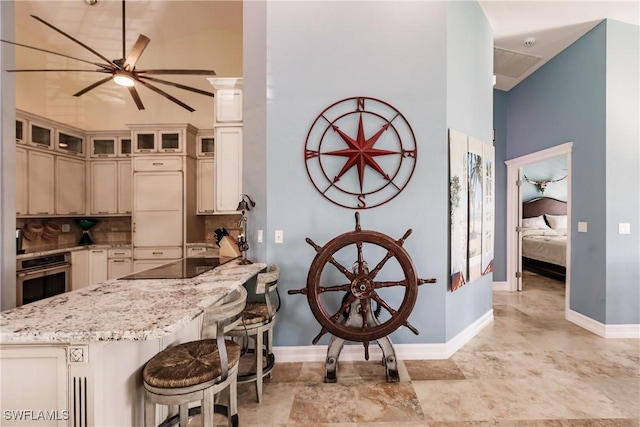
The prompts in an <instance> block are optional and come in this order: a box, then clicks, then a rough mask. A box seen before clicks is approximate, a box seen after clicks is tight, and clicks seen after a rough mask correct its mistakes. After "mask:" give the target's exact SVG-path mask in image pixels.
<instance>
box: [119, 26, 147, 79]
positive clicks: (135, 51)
mask: <svg viewBox="0 0 640 427" xmlns="http://www.w3.org/2000/svg"><path fill="white" fill-rule="evenodd" d="M150 41H151V39H150V38H149V37H147V36H145V35H142V34H140V35H139V36H138V40H136V44H134V45H133V48H132V49H131V52H129V56H127V60H126V61H124V65H123V66H122V68H124V69H125V70H127V71H133V67H135V65H136V62H138V59H139V58H140V55H142V52H144V50H145V48H146V47H147V45H148V44H149V42H150Z"/></svg>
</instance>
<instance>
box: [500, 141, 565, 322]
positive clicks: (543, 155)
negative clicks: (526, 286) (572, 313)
mask: <svg viewBox="0 0 640 427" xmlns="http://www.w3.org/2000/svg"><path fill="white" fill-rule="evenodd" d="M572 146H573V142H567V143H565V144H561V145H558V146H555V147H552V148H548V149H546V150H542V151H538V152H535V153H531V154H527V155H525V156H522V157H518V158H515V159H511V160H507V161H506V162H505V163H506V165H507V284H508V288H509V290H511V291H514V292H516V291H519V290H522V271H523V270H522V234H523V233H522V230H523V229H522V225H523V223H522V215H523V205H522V189H523V187H522V182H523V180H524V179H525V178H524V173H523V170H524V168H525V167H526V166H528V165H532V164H534V163H539V162H543V161H547V160H550V159H554V158H558V157H563V159H566V169H567V170H566V178H564V179H563V180H564V181H566V189H567V192H566V217H565V218H564V219H565V220H566V223H567V224H571V150H572ZM529 178H530V177H529ZM551 180H552V179H551V178H549V181H551ZM530 181H533V182H534V183H535V184H534V185H536V184H537V186H539V187H540V189H539V191H540V190H541V191H540V193H541V194H540V196H542V197H544V193H545V192H546V186H547V185H548V184H549V183H548V182H546V183H545V181H543V180H540V179H537V180H534V179H531V180H530ZM536 181H539V182H537V183H536ZM518 182H520V183H521V185H518ZM556 208H557V207H553V208H552V209H556ZM542 209H543V210H542V211H541V212H539V214H541V215H544V213H549V214H550V213H551V212H552V211H545V210H544V209H549V208H548V207H546V206H545V207H543V208H542ZM533 212H534V213H535V215H534V214H532V213H531V212H529V213H528V215H530V216H532V217H539V214H538V213H536V211H535V210H534V211H533ZM551 215H553V214H551ZM541 218H545V220H548V219H549V216H548V215H547V217H545V216H542V217H540V218H538V219H537V220H538V221H539V220H540V219H541ZM552 219H560V220H562V219H563V218H552ZM534 221H535V220H534ZM528 225H531V224H528ZM547 225H548V223H547ZM554 225H555V226H556V227H558V228H561V224H554ZM541 228H542V226H541ZM548 228H551V227H548ZM551 233H552V232H551V231H549V232H548V234H551ZM566 242H567V244H566V255H565V258H566V262H565V263H566V277H565V289H566V291H565V315H566V313H568V312H569V295H570V283H571V277H570V276H571V274H570V273H571V269H570V260H571V256H570V255H571V245H570V244H569V242H571V227H570V226H567V227H566Z"/></svg>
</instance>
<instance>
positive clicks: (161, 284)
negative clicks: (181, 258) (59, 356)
mask: <svg viewBox="0 0 640 427" xmlns="http://www.w3.org/2000/svg"><path fill="white" fill-rule="evenodd" d="M265 267H266V264H265V263H261V262H255V263H253V264H248V265H242V264H240V262H239V260H233V261H230V262H228V263H227V264H223V265H221V266H218V267H216V268H214V269H213V270H210V271H208V272H206V273H203V274H200V275H199V276H196V277H193V278H190V279H161V280H118V279H115V280H109V281H107V282H104V283H101V284H98V285H93V286H89V287H86V288H83V289H79V290H76V291H71V292H67V293H64V294H60V295H56V296H54V297H51V298H47V299H45V300H41V301H36V302H34V303H31V304H27V305H24V306H21V307H17V308H14V309H11V310H7V311H3V312H2V313H0V344H2V345H8V344H45V343H50V344H54V343H86V342H91V341H121V340H126V341H140V340H151V339H157V338H161V337H164V336H167V335H169V334H171V333H173V332H176V331H178V330H179V329H181V328H183V327H184V326H186V325H187V324H188V323H189V322H191V321H192V320H193V319H195V318H196V317H198V316H199V315H200V314H202V313H203V312H204V310H205V309H206V308H207V307H209V306H211V305H213V304H215V303H216V302H217V301H219V300H220V299H221V298H222V297H223V296H224V295H226V294H227V293H228V292H229V291H231V290H233V289H235V288H237V287H238V286H242V285H243V284H244V283H246V282H247V281H248V280H249V279H250V278H251V277H253V276H255V275H256V274H258V273H259V272H260V271H262V270H263V269H264V268H265Z"/></svg>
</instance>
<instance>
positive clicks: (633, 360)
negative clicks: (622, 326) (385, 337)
mask: <svg viewBox="0 0 640 427" xmlns="http://www.w3.org/2000/svg"><path fill="white" fill-rule="evenodd" d="M493 308H494V317H495V320H494V322H493V323H492V324H491V325H490V326H488V327H486V328H485V329H484V330H483V331H482V332H480V333H479V334H478V335H477V336H476V337H475V338H474V339H473V340H471V341H470V342H469V343H467V344H466V345H465V346H464V347H463V348H462V349H460V350H459V351H458V352H457V353H456V354H454V355H453V356H452V357H451V358H449V359H447V360H407V361H404V362H400V375H401V381H400V382H399V383H395V384H390V383H387V382H386V381H385V374H384V368H383V366H382V365H381V364H380V363H379V362H376V361H370V362H364V361H362V362H344V363H341V364H340V367H339V373H338V382H337V383H336V384H325V383H324V382H323V378H324V365H323V363H276V366H275V368H274V371H273V375H272V379H270V380H267V383H266V384H265V385H264V393H263V401H262V403H261V404H258V403H256V401H255V390H254V386H253V384H241V385H239V387H238V393H239V396H238V400H239V417H240V426H246V427H256V426H261V427H284V426H287V427H303V426H304V427H325V426H334V427H364V426H370V427H374V426H375V427H414V426H428V427H445V426H474V427H476V426H477V427H484V426H500V427H502V426H518V427H534V426H585V427H586V426H589V427H592V426H593V427H595V426H600V427H602V426H634V427H637V426H640V403H639V402H640V357H639V354H640V341H639V340H637V339H608V340H605V339H603V338H600V337H598V336H596V335H594V334H592V333H590V332H588V331H586V330H583V329H581V328H579V327H578V326H575V325H574V324H572V323H570V322H568V321H566V320H564V284H563V283H561V282H557V281H554V280H551V279H546V278H543V277H541V276H537V275H535V274H533V273H528V272H525V279H524V291H522V292H519V293H511V292H495V293H494V298H493ZM193 421H194V425H197V423H198V422H199V420H197V419H194V420H193ZM220 422H221V423H222V422H223V420H220ZM220 425H224V424H220Z"/></svg>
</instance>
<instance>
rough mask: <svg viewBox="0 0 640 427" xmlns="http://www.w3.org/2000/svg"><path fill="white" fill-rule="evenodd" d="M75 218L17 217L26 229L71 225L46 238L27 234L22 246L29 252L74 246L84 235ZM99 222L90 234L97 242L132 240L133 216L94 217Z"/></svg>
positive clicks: (127, 241)
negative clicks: (36, 226)
mask: <svg viewBox="0 0 640 427" xmlns="http://www.w3.org/2000/svg"><path fill="white" fill-rule="evenodd" d="M75 219H78V218H63V217H56V218H16V227H18V228H22V229H23V230H24V229H25V226H26V225H27V224H35V225H42V226H46V225H47V224H54V226H53V227H54V228H56V227H55V225H57V226H59V227H60V229H64V226H65V225H68V226H69V231H68V232H64V231H61V232H60V233H59V234H58V235H57V236H55V237H52V238H49V239H46V238H44V237H43V235H39V236H37V237H35V238H33V239H32V240H29V239H28V238H27V237H26V236H25V239H24V241H23V245H22V248H23V249H24V250H25V251H27V252H33V250H34V249H36V248H37V249H38V250H49V249H57V248H59V247H64V246H73V245H75V244H77V243H78V241H79V240H80V237H82V229H81V228H80V227H79V226H78V225H77V224H76V222H75ZM92 219H97V220H99V221H100V222H98V223H97V224H96V225H95V226H94V227H93V228H92V229H91V230H90V231H89V235H90V236H91V239H92V240H93V241H94V243H96V244H106V243H130V242H131V217H104V218H93V217H92Z"/></svg>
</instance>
